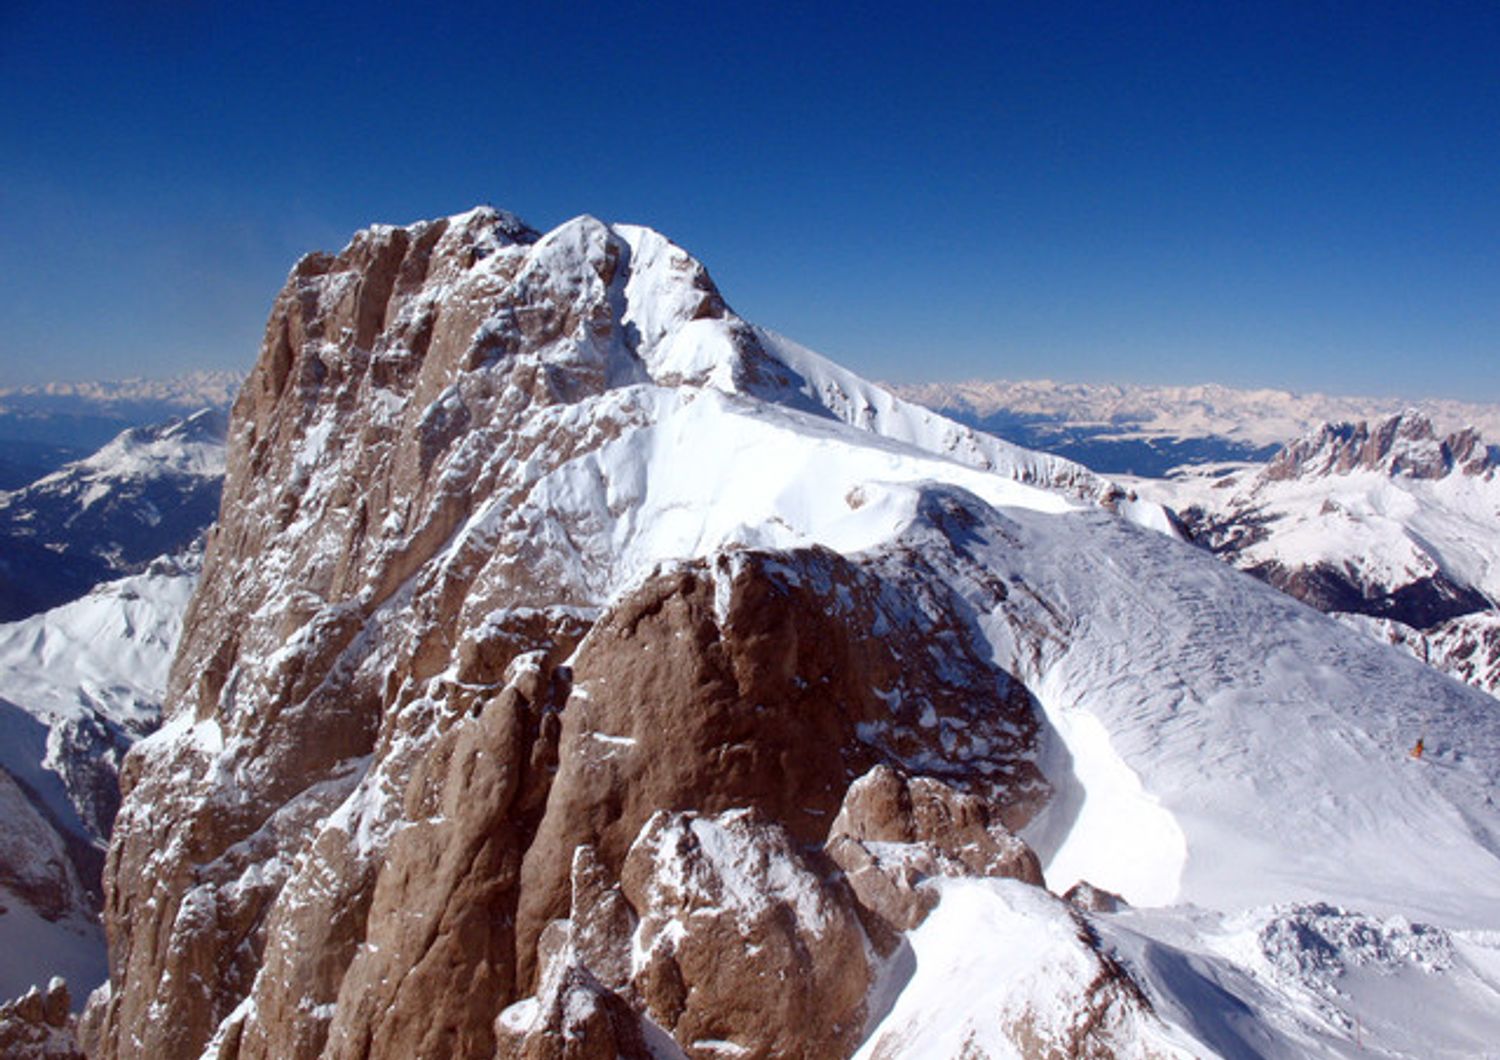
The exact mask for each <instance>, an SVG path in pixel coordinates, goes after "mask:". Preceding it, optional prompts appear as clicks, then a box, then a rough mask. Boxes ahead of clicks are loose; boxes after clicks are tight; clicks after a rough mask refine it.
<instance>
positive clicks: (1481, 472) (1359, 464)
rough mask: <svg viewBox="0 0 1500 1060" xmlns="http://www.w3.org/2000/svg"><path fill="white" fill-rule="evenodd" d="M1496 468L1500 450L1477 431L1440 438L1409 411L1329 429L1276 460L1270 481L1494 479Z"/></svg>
mask: <svg viewBox="0 0 1500 1060" xmlns="http://www.w3.org/2000/svg"><path fill="white" fill-rule="evenodd" d="M1497 467H1500V449H1497V448H1495V447H1493V446H1486V445H1485V443H1484V440H1483V439H1482V438H1481V436H1480V433H1479V431H1478V430H1476V429H1475V428H1473V427H1465V428H1464V429H1462V430H1459V431H1455V432H1454V433H1452V434H1449V435H1448V436H1447V437H1440V436H1439V435H1438V433H1437V431H1436V430H1435V429H1434V427H1433V424H1432V420H1431V419H1430V418H1428V417H1427V416H1426V415H1424V414H1423V413H1421V412H1419V411H1417V410H1415V409H1408V410H1407V411H1405V412H1403V413H1401V414H1399V415H1396V416H1391V417H1389V418H1386V419H1383V420H1376V421H1374V422H1373V423H1372V422H1368V421H1365V420H1360V421H1358V422H1345V423H1325V424H1323V425H1322V426H1321V427H1319V428H1318V429H1317V430H1315V431H1312V432H1309V433H1308V434H1306V435H1304V436H1303V437H1302V438H1300V439H1298V440H1297V441H1295V442H1293V443H1291V444H1290V445H1288V446H1286V447H1285V448H1284V449H1282V450H1281V452H1279V453H1278V454H1276V457H1275V458H1274V459H1273V460H1272V461H1271V463H1270V465H1269V466H1268V467H1267V468H1266V471H1265V477H1266V478H1267V479H1269V480H1272V481H1283V480H1286V479H1292V478H1306V477H1309V476H1318V475H1342V474H1348V473H1350V472H1352V471H1356V470H1365V471H1378V472H1380V473H1382V474H1385V475H1388V476H1391V477H1396V476H1403V477H1406V478H1412V479H1439V478H1444V477H1445V476H1447V475H1450V474H1453V473H1455V472H1457V473H1460V474H1464V475H1470V476H1483V477H1485V478H1490V477H1492V476H1493V475H1494V473H1495V469H1496V468H1497Z"/></svg>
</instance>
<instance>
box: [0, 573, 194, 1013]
mask: <svg viewBox="0 0 1500 1060" xmlns="http://www.w3.org/2000/svg"><path fill="white" fill-rule="evenodd" d="M199 565H200V557H198V556H195V555H194V554H192V553H187V554H184V555H182V556H180V557H177V558H170V559H169V558H162V559H159V560H157V561H156V562H154V563H153V564H151V565H150V568H149V569H148V570H147V571H146V572H144V573H141V574H137V575H132V576H130V577H127V578H123V579H120V580H118V581H114V582H109V583H106V584H104V585H101V586H99V587H98V588H96V589H95V590H94V591H93V592H91V593H89V594H87V595H86V596H84V597H82V598H81V599H78V600H74V601H72V602H71V603H68V604H65V605H63V606H61V607H57V608H54V609H52V610H50V611H47V612H45V613H43V614H39V615H34V616H32V617H30V618H27V619H25V620H23V621H19V622H11V623H4V624H0V801H3V802H4V804H5V812H4V814H3V815H0V822H3V824H0V905H3V906H4V908H5V912H4V914H3V915H0V997H3V998H9V997H16V996H18V995H20V994H21V993H23V992H24V991H25V990H26V989H27V987H29V986H31V985H33V984H36V985H43V984H46V983H47V982H48V980H49V979H50V978H51V977H52V976H55V975H56V976H63V977H64V978H66V979H67V980H68V982H69V983H70V984H71V985H72V987H73V988H74V990H75V991H76V993H75V995H74V996H75V997H76V998H77V999H78V1000H79V1001H81V1000H82V999H83V996H84V994H86V992H87V991H88V990H89V989H91V988H92V986H93V985H94V984H97V983H99V982H101V981H103V978H104V974H105V962H104V935H103V931H102V929H101V926H100V924H99V919H98V913H99V904H100V878H99V877H100V872H101V870H102V868H103V863H104V847H105V843H106V841H107V840H108V838H109V834H110V831H111V828H112V826H113V823H114V817H115V811H116V809H117V807H118V805H119V798H120V794H119V769H120V764H121V761H122V759H123V758H124V755H125V752H126V750H127V749H128V748H129V746H130V745H131V744H133V743H134V742H135V741H136V740H137V739H139V738H140V737H141V736H143V735H145V734H146V733H148V732H150V731H151V730H153V729H154V728H155V727H156V725H157V723H158V720H159V717H160V710H161V702H162V698H163V695H164V693H165V691H166V679H167V667H168V665H169V663H170V661H171V657H172V653H173V651H174V650H175V648H176V645H177V638H178V635H179V633H180V630H181V623H182V615H183V613H184V612H185V611H186V609H187V601H188V598H189V596H190V595H191V593H192V588H193V585H194V584H195V583H196V581H197V574H198V568H199Z"/></svg>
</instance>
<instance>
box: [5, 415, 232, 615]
mask: <svg viewBox="0 0 1500 1060" xmlns="http://www.w3.org/2000/svg"><path fill="white" fill-rule="evenodd" d="M226 430H227V417H226V415H225V413H224V411H223V410H221V409H204V410H201V411H199V412H196V413H194V414H193V415H191V416H188V417H186V418H182V419H173V420H171V421H170V422H168V423H164V424H158V425H156V426H151V427H135V428H131V429H129V430H126V431H124V432H123V433H121V434H120V435H118V436H117V437H115V438H114V440H112V441H111V442H109V443H108V444H107V445H105V446H104V447H103V448H101V449H100V450H99V451H98V452H96V453H94V454H93V455H91V456H88V457H86V458H84V459H83V460H78V461H74V462H73V463H71V464H66V465H64V466H63V467H61V468H59V469H58V470H57V471H54V472H52V473H51V474H50V475H46V476H44V477H43V478H40V479H38V480H37V481H35V482H33V483H32V484H31V485H29V486H26V487H24V488H22V489H18V490H11V491H0V545H3V552H0V621H12V620H15V619H19V618H25V617H26V616H28V615H33V614H36V613H38V612H40V611H44V610H46V609H47V608H49V607H56V606H57V605H59V604H62V603H66V602H67V601H69V600H73V599H77V598H78V597H79V596H82V595H83V594H84V593H86V592H88V590H89V589H90V588H91V587H93V586H94V585H97V584H98V583H100V582H102V581H106V580H108V579H111V578H118V577H120V576H121V575H124V574H130V573H134V572H136V571H139V570H141V569H142V568H143V567H144V565H145V564H147V563H149V562H151V561H152V560H153V559H155V558H156V557H157V556H160V555H162V554H163V553H167V552H173V551H176V550H178V549H182V548H184V547H186V546H187V545H188V544H189V543H190V542H192V541H193V539H194V538H196V537H197V536H198V535H199V534H201V533H202V532H203V531H204V530H205V529H206V528H207V527H208V526H209V524H211V523H212V522H213V520H214V517H215V516H216V515H217V514H218V508H219V492H220V486H221V483H222V480H223V476H224V452H225V434H226Z"/></svg>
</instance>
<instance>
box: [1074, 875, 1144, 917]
mask: <svg viewBox="0 0 1500 1060" xmlns="http://www.w3.org/2000/svg"><path fill="white" fill-rule="evenodd" d="M1063 901H1065V902H1071V903H1073V904H1074V905H1076V906H1077V907H1078V908H1079V909H1082V910H1084V911H1085V912H1088V913H1118V912H1119V911H1120V910H1121V909H1125V908H1128V907H1129V904H1130V903H1129V902H1127V901H1125V899H1123V898H1121V897H1120V896H1119V895H1118V894H1116V893H1115V892H1114V891H1106V890H1105V889H1104V888H1103V887H1095V886H1094V885H1093V884H1092V883H1090V882H1089V881H1088V880H1079V881H1078V882H1077V883H1075V884H1074V885H1073V886H1071V887H1069V888H1068V891H1067V893H1066V894H1064V895H1063Z"/></svg>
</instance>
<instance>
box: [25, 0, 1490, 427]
mask: <svg viewBox="0 0 1500 1060" xmlns="http://www.w3.org/2000/svg"><path fill="white" fill-rule="evenodd" d="M479 202H491V203H494V204H496V205H498V206H503V207H506V208H508V209H511V210H513V211H515V212H516V213H518V214H520V215H521V216H522V217H524V218H526V219H527V220H529V221H530V222H531V223H532V224H534V225H536V226H538V227H542V228H546V227H549V226H551V225H553V224H556V223H558V222H560V221H563V220H565V219H567V218H568V217H571V216H573V215H575V214H579V213H585V212H587V213H593V214H595V215H597V216H599V217H602V218H604V219H606V220H616V221H632V222H639V223H644V224H649V225H651V226H653V227H655V228H658V229H660V230H662V231H663V232H665V233H667V234H668V235H670V236H671V237H672V238H673V239H675V240H676V241H677V242H679V243H681V244H682V245H683V246H685V247H686V248H687V249H688V250H690V251H692V252H693V253H694V254H696V255H697V256H698V257H699V258H700V259H702V260H703V261H704V262H705V263H706V264H707V265H708V267H709V269H710V271H711V272H712V273H713V274H714V276H715V278H716V279H717V280H718V282H719V285H720V287H721V288H722V289H723V290H724V293H725V295H726V297H727V298H728V300H729V302H730V304H731V305H733V306H734V307H735V308H736V309H737V310H739V311H740V312H741V313H742V314H744V315H745V316H747V317H749V318H750V319H752V320H755V321H756V322H758V323H761V324H764V325H767V326H769V327H772V328H775V329H777V330H779V331H782V332H783V333H785V334H788V335H790V336H792V337H793V338H796V339H798V340H800V341H802V342H804V343H806V344H808V345H811V346H813V347H814V348H817V349H820V350H822V351H823V352H825V353H827V354H829V355H831V356H833V357H835V358H837V359H839V360H841V361H843V362H844V363H846V364H847V365H849V366H850V367H852V368H854V369H856V370H858V371H861V372H863V373H865V374H867V375H872V376H877V377H882V378H889V379H896V380H903V381H908V380H921V379H957V378H964V377H975V376H978V377H1002V376H1003V377H1008V378H1034V377H1041V376H1049V377H1052V378H1058V379H1081V380H1098V381H1121V382H1124V381H1140V382H1203V381H1218V382H1225V383H1230V384H1235V385H1272V386H1285V387H1290V388H1294V389H1323V390H1328V391H1333V392H1343V393H1374V394H1405V395H1409V396H1413V397H1415V396H1422V395H1447V396H1455V397H1466V398H1473V399H1479V400H1500V5H1497V4H1495V3H1492V2H1488V0H1487V2H1483V3H1473V4H1461V3H1452V4H1441V3H1431V4H1427V3H1421V4H1419V3H1402V4H1393V5H1389V6H1387V5H1383V4H1379V3H1374V2H1368V0H1367V2H1359V3H1348V4H1320V3H1316V2H1306V0H1305V2H1299V3H1287V4H1276V3H1268V2H1267V3H1234V2H1227V0H1226V2H1219V0H1203V2H1195V3H1182V4H1170V3H1140V4H1120V3H1099V4H1068V3H1036V4H1024V5H1020V4H1017V5H1005V4H993V5H981V4H971V5H953V6H947V5H936V6H935V5H931V4H928V5H911V4H903V5H899V6H898V5H888V6H882V5H878V4H867V5H862V6H858V7H855V6H852V5H851V6H847V7H835V6H832V5H820V4H810V3H802V4H797V5H789V6H786V7H773V6H769V5H737V4H711V3H702V2H701V0H699V2H695V3H691V4H675V3H663V4H651V5H646V4H641V5H637V4H631V3H623V2H616V3H611V4H607V5H606V4H600V5H594V4H587V5H586V4H581V3H570V2H546V0H533V2H531V3H527V4H520V5H514V6H503V5H500V6H495V7H494V8H484V7H479V6H475V7H472V8H468V7H463V6H458V5H441V10H440V11H439V12H437V13H434V12H433V11H429V10H424V9H423V7H422V6H419V5H411V6H390V7H387V5H381V4H373V3H367V4H360V5H354V6H348V7H335V6H332V5H307V6H305V7H304V6H303V5H297V6H283V5H279V4H275V3H257V4H227V3H225V4H211V3H191V2H165V0H159V2H148V3H118V4H109V5H97V6H91V5H79V4H70V3H66V2H64V3H47V4H40V3H36V4H34V3H28V2H20V3H18V2H17V0H0V385H4V384H11V383H19V382H34V381H41V380H46V379H56V378H90V377H94V378H97V377H117V376H122V375H131V374H143V375H165V374H170V373H172V372H175V371H179V370H182V369H185V368H189V367H199V366H201V367H236V368H241V369H244V368H248V366H249V365H250V363H251V362H252V360H253V358H254V355H255V351H256V347H257V345H258V342H259V338H260V331H261V327H262V324H263V321H264V318H265V314H266V312H267V309H268V308H269V305H270V302H271V299H272V297H273V296H274V294H275V292H276V290H277V288H278V287H279V286H280V284H281V282H282V280H283V279H284V277H285V275H286V271H287V269H288V268H289V267H290V265H291V263H292V262H293V261H294V260H295V259H296V258H297V257H298V256H299V255H300V254H301V253H302V252H303V251H305V250H308V249H313V248H327V249H337V248H338V247H340V246H342V245H343V243H344V242H345V241H346V239H347V237H348V235H349V234H350V233H351V232H352V231H353V230H354V229H355V228H358V227H360V226H362V225H364V224H367V223H369V222H371V221H395V222H403V221H410V220H415V219H418V218H422V217H430V216H437V215H439V214H446V213H453V212H456V211H458V210H462V209H466V208H468V207H469V206H472V205H474V204H476V203H479Z"/></svg>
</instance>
